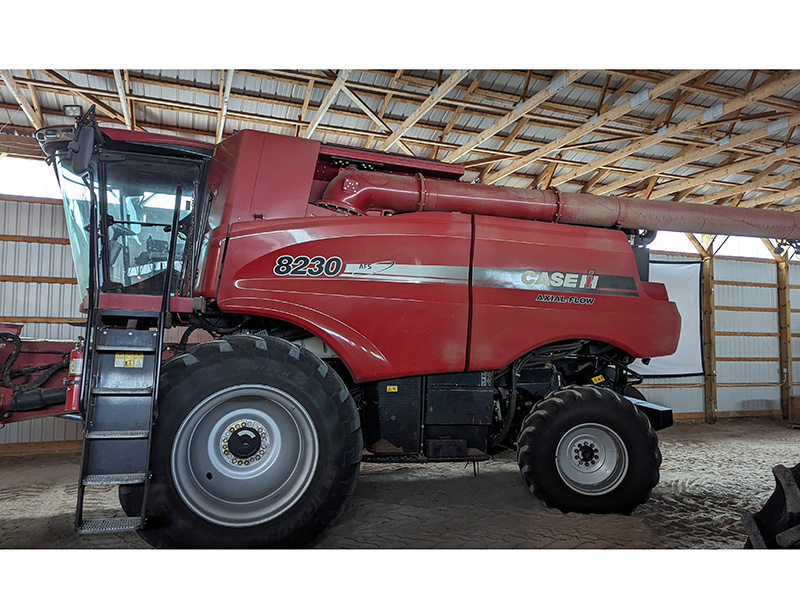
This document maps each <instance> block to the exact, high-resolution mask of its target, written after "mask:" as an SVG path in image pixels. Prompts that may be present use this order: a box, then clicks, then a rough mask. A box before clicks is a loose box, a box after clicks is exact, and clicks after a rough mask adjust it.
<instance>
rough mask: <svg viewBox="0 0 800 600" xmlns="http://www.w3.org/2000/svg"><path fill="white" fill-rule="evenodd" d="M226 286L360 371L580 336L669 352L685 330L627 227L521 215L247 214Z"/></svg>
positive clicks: (458, 361)
mask: <svg viewBox="0 0 800 600" xmlns="http://www.w3.org/2000/svg"><path fill="white" fill-rule="evenodd" d="M473 219H474V225H473ZM473 227H474V232H475V233H474V235H475V237H474V248H473V245H472V244H473V238H472V229H473ZM471 255H472V257H473V258H472V260H473V263H472V265H470V260H471V258H470V257H471ZM220 282H221V283H220V288H219V293H218V295H217V303H218V306H219V307H220V308H221V309H222V310H223V311H226V312H231V313H240V314H251V315H264V316H269V317H274V318H278V319H282V320H285V321H288V322H291V323H294V324H296V325H299V326H301V327H303V328H305V329H307V330H309V331H310V332H312V333H313V334H314V335H316V336H318V337H319V338H321V339H322V340H323V341H324V342H325V343H326V344H328V345H329V346H330V347H331V348H332V349H333V350H334V351H335V352H336V353H337V354H338V355H339V357H340V358H341V359H342V360H343V361H344V362H345V364H346V365H347V366H348V368H349V369H350V372H351V374H352V375H353V377H354V379H355V380H356V381H370V380H376V379H388V378H395V377H404V376H410V375H418V374H432V373H447V372H459V371H464V370H469V371H475V370H493V369H499V368H503V367H505V366H507V365H508V364H510V363H511V362H512V361H514V360H515V359H516V358H518V357H519V356H522V355H523V354H525V353H526V352H528V351H530V350H532V349H534V348H538V347H541V346H543V345H545V344H548V343H551V342H555V341H560V340H569V339H591V340H597V341H600V342H607V343H610V344H613V345H615V346H617V347H619V348H621V349H622V350H624V351H626V352H628V353H630V354H631V355H633V356H636V357H650V356H659V355H663V354H669V353H671V352H673V351H674V349H675V346H676V345H677V339H678V333H679V329H680V316H679V314H678V312H677V309H676V307H675V305H674V304H672V303H671V302H668V301H667V297H666V292H665V290H664V288H663V286H661V285H660V284H651V283H646V282H641V281H640V280H639V276H638V271H637V268H636V262H635V260H634V257H633V253H632V251H631V248H630V245H629V243H628V241H627V238H626V236H625V235H624V234H623V233H622V232H619V231H610V230H604V229H593V228H585V227H576V226H569V225H557V224H549V223H537V222H530V221H522V220H518V219H503V218H497V217H484V216H475V217H471V216H469V215H462V214H457V213H411V214H405V215H395V216H392V217H350V218H341V217H329V218H325V217H319V218H305V219H277V220H270V221H265V222H263V223H247V224H245V223H242V224H239V225H234V226H233V227H232V229H231V235H230V240H229V242H228V249H227V253H226V258H225V262H224V266H223V272H222V277H221V279H220ZM470 283H471V285H470ZM470 294H471V299H470Z"/></svg>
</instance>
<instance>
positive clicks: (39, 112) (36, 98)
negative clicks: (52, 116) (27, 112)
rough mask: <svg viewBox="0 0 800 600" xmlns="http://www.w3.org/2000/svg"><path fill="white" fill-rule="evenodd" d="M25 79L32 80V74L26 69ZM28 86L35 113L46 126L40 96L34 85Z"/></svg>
mask: <svg viewBox="0 0 800 600" xmlns="http://www.w3.org/2000/svg"><path fill="white" fill-rule="evenodd" d="M25 77H27V78H28V79H31V72H30V71H29V70H28V69H25ZM27 85H28V93H29V94H30V96H31V106H32V107H33V112H35V113H36V114H37V115H39V119H40V120H41V121H42V124H44V117H43V116H42V107H41V105H40V104H39V96H38V95H37V94H36V88H35V87H34V86H33V84H32V83H29V84H27Z"/></svg>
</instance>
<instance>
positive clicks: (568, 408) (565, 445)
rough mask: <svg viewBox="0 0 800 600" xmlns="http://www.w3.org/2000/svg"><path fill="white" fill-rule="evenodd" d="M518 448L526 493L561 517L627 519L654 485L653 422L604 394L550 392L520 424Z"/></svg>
mask: <svg viewBox="0 0 800 600" xmlns="http://www.w3.org/2000/svg"><path fill="white" fill-rule="evenodd" d="M517 447H518V450H517V462H518V463H519V466H520V471H521V474H522V478H523V479H524V481H525V483H526V484H527V485H528V488H529V489H530V490H531V492H532V493H533V494H535V495H536V496H537V497H539V498H540V499H541V500H542V501H543V502H544V503H545V504H546V505H547V506H549V507H552V508H558V509H560V510H561V511H562V512H581V513H623V514H629V513H631V512H632V511H633V510H634V509H635V508H636V507H637V506H639V505H640V504H641V503H643V502H645V501H646V500H647V499H648V498H649V496H650V491H651V490H652V488H653V487H655V485H656V484H657V483H658V481H659V467H660V466H661V452H660V451H659V449H658V438H657V436H656V434H655V432H654V431H653V429H652V427H651V426H650V422H649V421H648V419H647V417H645V416H644V415H643V414H642V413H641V412H639V410H638V409H637V408H636V407H635V406H634V405H633V404H631V402H629V401H628V400H625V399H624V398H622V397H621V396H620V395H619V394H617V393H616V392H614V391H612V390H610V389H607V388H602V387H596V386H569V387H565V388H562V389H560V390H557V391H555V392H552V393H551V394H549V395H548V396H547V397H546V398H545V399H544V400H542V401H541V402H540V403H539V404H537V405H535V406H534V408H533V410H532V411H531V412H530V414H529V415H528V416H527V417H526V418H525V420H524V421H523V424H522V431H521V432H520V435H519V438H518V446H517Z"/></svg>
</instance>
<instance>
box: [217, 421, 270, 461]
mask: <svg viewBox="0 0 800 600" xmlns="http://www.w3.org/2000/svg"><path fill="white" fill-rule="evenodd" d="M268 444H269V434H268V433H267V430H266V428H265V427H264V425H262V424H261V423H259V422H258V421H255V420H248V421H236V422H234V423H231V424H230V425H228V427H226V428H225V433H223V434H222V438H221V440H220V449H221V450H222V454H223V455H224V456H225V457H226V458H228V459H230V461H231V464H232V465H236V466H238V467H247V466H250V464H251V463H254V462H256V461H259V460H261V459H262V458H263V457H264V455H265V454H266V453H267V449H268V448H267V447H268Z"/></svg>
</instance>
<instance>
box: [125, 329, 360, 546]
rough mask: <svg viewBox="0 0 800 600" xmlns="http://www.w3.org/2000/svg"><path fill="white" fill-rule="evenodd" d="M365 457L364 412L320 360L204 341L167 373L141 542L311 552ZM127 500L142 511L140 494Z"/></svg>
mask: <svg viewBox="0 0 800 600" xmlns="http://www.w3.org/2000/svg"><path fill="white" fill-rule="evenodd" d="M361 453H362V442H361V431H360V422H359V417H358V412H357V410H356V407H355V403H354V402H353V399H352V397H351V396H350V394H349V393H348V391H347V388H346V387H345V386H344V384H343V383H342V381H341V379H340V378H339V376H338V375H337V374H336V373H335V372H334V371H333V369H330V368H329V367H328V366H327V365H326V364H325V363H324V362H322V361H321V360H320V359H319V358H317V357H316V356H314V355H313V354H311V353H309V352H307V351H306V350H303V349H301V348H298V347H296V346H294V345H293V344H290V343H289V342H286V341H284V340H281V339H278V338H266V339H265V338H261V337H257V336H245V335H242V336H232V337H228V338H224V339H220V340H214V341H211V342H207V343H204V344H200V345H198V346H196V347H194V348H193V349H192V350H191V351H190V352H189V353H187V354H184V355H181V356H177V357H175V358H173V359H171V360H170V361H168V362H167V363H165V364H164V367H163V369H162V377H161V385H160V391H159V410H158V419H157V421H156V424H155V427H154V430H153V441H152V450H151V461H150V464H151V474H152V480H151V484H150V491H149V494H148V502H147V511H146V512H147V519H146V521H145V528H144V529H142V530H141V531H140V532H139V533H140V536H141V537H142V538H143V539H144V540H145V541H147V542H148V543H149V544H151V545H153V546H156V547H160V548H187V547H193V548H231V547H236V548H269V547H302V546H306V545H308V544H309V543H311V542H312V541H314V540H315V539H316V538H317V537H318V536H319V535H320V533H321V532H322V530H323V529H324V527H325V526H326V525H327V524H328V523H329V522H331V521H332V520H333V519H334V518H335V517H336V516H337V515H338V514H340V513H341V511H342V510H343V508H344V504H345V502H346V500H347V498H348V497H349V496H350V495H351V494H352V492H353V491H354V489H355V485H356V480H357V477H358V470H359V464H360V459H361ZM120 496H121V500H122V501H123V507H125V508H126V512H129V510H131V509H133V507H134V506H136V504H137V503H136V502H135V497H134V496H135V490H134V489H132V488H128V489H127V490H124V491H123V490H121V494H120ZM139 496H141V493H139ZM133 510H135V509H133Z"/></svg>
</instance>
